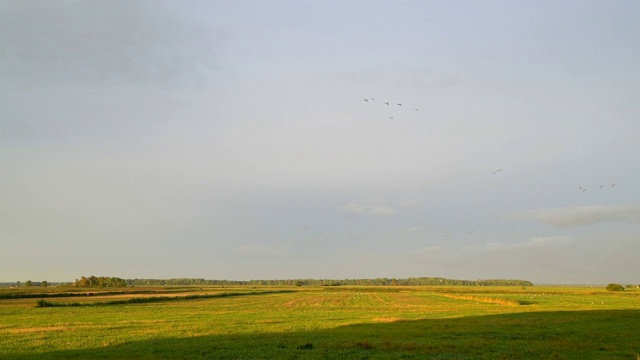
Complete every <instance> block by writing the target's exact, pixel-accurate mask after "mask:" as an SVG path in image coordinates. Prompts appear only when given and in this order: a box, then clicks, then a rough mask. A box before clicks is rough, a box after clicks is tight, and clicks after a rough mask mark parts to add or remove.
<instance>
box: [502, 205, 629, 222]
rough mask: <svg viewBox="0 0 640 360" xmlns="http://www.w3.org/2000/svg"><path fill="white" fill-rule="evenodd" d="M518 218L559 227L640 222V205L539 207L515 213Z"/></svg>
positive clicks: (514, 215)
mask: <svg viewBox="0 0 640 360" xmlns="http://www.w3.org/2000/svg"><path fill="white" fill-rule="evenodd" d="M513 217H514V218H516V219H533V220H535V221H538V222H540V223H543V224H547V225H551V226H557V227H575V226H580V225H589V224H595V223H600V222H607V221H625V222H638V223H640V205H617V206H616V205H595V206H575V207H564V208H555V209H539V210H530V211H524V212H518V213H514V214H513Z"/></svg>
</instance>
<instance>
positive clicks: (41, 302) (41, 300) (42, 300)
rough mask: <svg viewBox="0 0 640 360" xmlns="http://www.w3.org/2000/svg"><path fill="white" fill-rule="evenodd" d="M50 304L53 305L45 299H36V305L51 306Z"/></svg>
mask: <svg viewBox="0 0 640 360" xmlns="http://www.w3.org/2000/svg"><path fill="white" fill-rule="evenodd" d="M51 306H54V305H53V303H50V302H48V301H47V300H45V299H40V300H38V301H36V307H51Z"/></svg>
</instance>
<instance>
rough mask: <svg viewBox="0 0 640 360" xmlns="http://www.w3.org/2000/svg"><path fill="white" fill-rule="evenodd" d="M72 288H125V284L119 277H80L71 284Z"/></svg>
mask: <svg viewBox="0 0 640 360" xmlns="http://www.w3.org/2000/svg"><path fill="white" fill-rule="evenodd" d="M71 286H73V287H125V286H127V282H126V281H125V280H124V279H121V278H119V277H109V276H97V277H96V276H89V277H84V276H82V277H80V279H76V281H74V282H73V284H71Z"/></svg>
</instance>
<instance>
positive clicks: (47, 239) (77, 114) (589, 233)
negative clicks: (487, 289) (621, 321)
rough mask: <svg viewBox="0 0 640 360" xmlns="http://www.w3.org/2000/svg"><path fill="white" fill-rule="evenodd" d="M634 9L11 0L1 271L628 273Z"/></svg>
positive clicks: (634, 155) (593, 278)
mask: <svg viewBox="0 0 640 360" xmlns="http://www.w3.org/2000/svg"><path fill="white" fill-rule="evenodd" d="M639 13H640V3H639V2H637V1H633V0H630V1H622V0H613V1H589V0H580V1H578V0H575V1H569V0H561V1H520V0H516V1H512V0H508V1H507V0H502V1H494V0H488V1H481V2H480V1H470V0H469V1H462V0H453V1H422V0H415V1H401V0H399V1H377V0H366V1H365V0H352V1H332V0H329V1H311V0H309V1H300V0H296V1H294V0H269V1H262V0H261V1H257V0H254V1H250V0H247V1H244V0H243V1H222V0H215V1H191V0H188V1H163V0H159V1H156V0H133V1H107V0H97V1H78V0H73V1H72V0H66V1H64V0H62V1H55V2H54V1H14V0H5V1H2V2H0V53H1V54H2V56H1V57H0V79H1V80H0V199H1V201H0V281H9V282H11V281H22V282H24V281H26V280H32V281H40V280H48V281H50V282H51V281H73V280H74V279H76V278H79V277H80V276H83V275H84V276H89V275H95V276H118V277H121V278H128V279H133V278H156V279H165V278H180V277H194V278H205V279H227V280H251V279H299V278H314V279H347V278H348V279H353V278H377V277H388V278H407V277H422V276H424V277H432V276H433V277H446V278H456V279H468V280H474V279H496V278H500V279H523V280H530V281H532V282H534V283H557V284H563V283H564V284H569V283H572V284H575V283H581V284H587V283H588V284H606V283H623V284H626V283H632V284H637V283H640V277H639V274H640V261H638V254H640V190H639V188H638V186H639V185H640V161H639V160H638V154H640V141H638V134H640V95H639V94H640V92H638V88H639V86H640V61H638V59H640V22H638V21H637V14H639ZM387 103H388V104H387Z"/></svg>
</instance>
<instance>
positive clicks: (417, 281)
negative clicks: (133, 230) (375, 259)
mask: <svg viewBox="0 0 640 360" xmlns="http://www.w3.org/2000/svg"><path fill="white" fill-rule="evenodd" d="M125 281H126V284H127V285H129V286H141V285H217V286H225V285H274V286H302V285H306V286H344V285H352V286H353V285H360V286H439V285H442V286H533V283H531V282H530V281H526V280H507V279H490V280H456V279H446V278H440V277H413V278H407V279H395V278H375V279H344V280H332V279H286V280H247V281H244V280H237V281H236V280H205V279H195V278H176V279H127V280H125Z"/></svg>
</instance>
